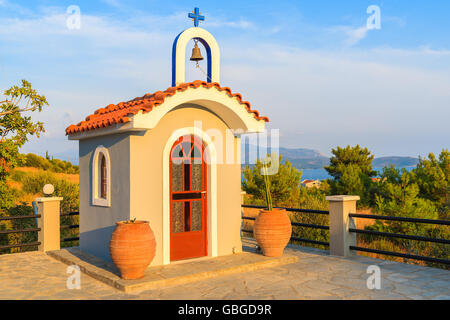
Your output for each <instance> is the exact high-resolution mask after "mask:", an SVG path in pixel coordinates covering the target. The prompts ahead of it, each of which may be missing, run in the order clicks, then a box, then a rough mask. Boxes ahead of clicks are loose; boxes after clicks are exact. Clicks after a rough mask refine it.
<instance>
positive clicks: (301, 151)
mask: <svg viewBox="0 0 450 320" xmlns="http://www.w3.org/2000/svg"><path fill="white" fill-rule="evenodd" d="M279 150H280V153H281V155H282V156H283V157H286V158H289V159H315V158H327V157H326V156H325V155H324V154H323V153H321V152H320V151H317V150H313V149H305V148H297V149H289V148H280V149H279ZM327 159H328V158H327Z"/></svg>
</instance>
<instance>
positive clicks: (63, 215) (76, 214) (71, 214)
mask: <svg viewBox="0 0 450 320" xmlns="http://www.w3.org/2000/svg"><path fill="white" fill-rule="evenodd" d="M78 215H80V213H79V212H68V213H61V214H60V216H61V217H68V216H78Z"/></svg>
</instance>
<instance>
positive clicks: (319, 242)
mask: <svg viewBox="0 0 450 320" xmlns="http://www.w3.org/2000/svg"><path fill="white" fill-rule="evenodd" d="M241 231H242V232H247V233H252V234H253V231H252V230H248V229H241ZM290 241H300V242H308V243H313V244H320V245H324V246H329V245H330V244H329V243H328V242H323V241H318V240H310V239H304V238H297V237H291V238H290Z"/></svg>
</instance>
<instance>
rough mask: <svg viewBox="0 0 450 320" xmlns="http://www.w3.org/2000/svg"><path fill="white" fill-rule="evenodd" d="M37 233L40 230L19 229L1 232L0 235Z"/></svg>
mask: <svg viewBox="0 0 450 320" xmlns="http://www.w3.org/2000/svg"><path fill="white" fill-rule="evenodd" d="M37 231H41V228H29V229H19V230H1V231H0V234H12V233H25V232H37Z"/></svg>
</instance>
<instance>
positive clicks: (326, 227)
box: [291, 222, 330, 230]
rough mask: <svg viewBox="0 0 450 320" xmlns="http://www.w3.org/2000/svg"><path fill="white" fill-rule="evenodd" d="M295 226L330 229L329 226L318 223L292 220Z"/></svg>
mask: <svg viewBox="0 0 450 320" xmlns="http://www.w3.org/2000/svg"><path fill="white" fill-rule="evenodd" d="M291 224H292V225H293V226H297V227H305V228H315V229H323V230H330V227H329V226H321V225H318V224H309V223H301V222H291Z"/></svg>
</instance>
